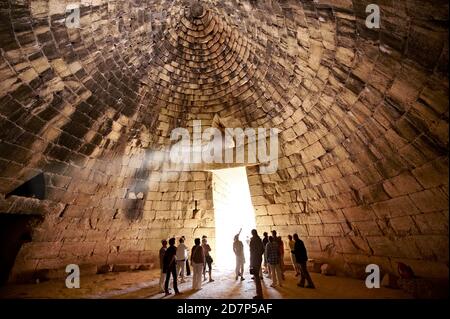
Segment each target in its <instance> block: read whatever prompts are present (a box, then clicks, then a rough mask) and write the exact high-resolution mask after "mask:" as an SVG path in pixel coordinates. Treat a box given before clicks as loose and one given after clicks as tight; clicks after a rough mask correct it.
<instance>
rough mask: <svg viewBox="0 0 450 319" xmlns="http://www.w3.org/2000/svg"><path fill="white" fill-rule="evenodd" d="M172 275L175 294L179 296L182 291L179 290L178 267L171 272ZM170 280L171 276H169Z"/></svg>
mask: <svg viewBox="0 0 450 319" xmlns="http://www.w3.org/2000/svg"><path fill="white" fill-rule="evenodd" d="M170 273H171V274H172V277H173V290H175V293H176V294H178V293H180V291H179V290H178V283H177V282H178V278H177V269H176V267H173V268H172V269H171V271H170ZM169 278H170V274H169Z"/></svg>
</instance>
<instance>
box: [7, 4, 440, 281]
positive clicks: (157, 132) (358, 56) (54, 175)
mask: <svg viewBox="0 0 450 319" xmlns="http://www.w3.org/2000/svg"><path fill="white" fill-rule="evenodd" d="M71 2H77V1H71ZM202 2H203V6H204V12H203V14H201V13H200V10H198V8H196V7H191V2H189V1H179V0H176V1H168V0H155V1H143V0H135V1H125V0H110V1H108V0H94V1H82V2H81V28H78V29H68V28H66V26H65V23H64V17H65V3H66V2H65V1H54V0H33V1H30V0H24V1H18V0H9V1H7V0H0V46H1V56H0V128H1V129H0V194H3V195H4V194H7V193H8V192H10V191H12V190H14V189H15V188H16V187H17V186H19V185H21V184H22V183H23V182H25V181H27V180H29V179H30V178H31V177H33V176H35V175H36V174H38V173H40V172H44V174H45V176H46V181H47V189H46V192H47V200H48V201H49V203H50V202H51V203H55V204H51V205H50V204H48V203H47V204H45V203H41V204H39V203H36V204H33V205H38V206H42V207H44V206H45V207H47V208H48V207H49V205H50V206H52V205H53V206H52V208H51V209H43V214H44V215H45V220H44V222H43V223H42V224H41V225H40V226H39V227H38V228H36V230H35V233H34V234H33V241H32V242H31V243H28V244H26V245H24V246H23V248H22V250H21V251H20V253H19V255H18V256H17V260H16V265H15V267H14V269H13V277H14V276H16V275H19V274H21V273H24V272H30V271H31V272H33V271H36V270H45V269H58V268H60V267H63V266H65V265H66V264H68V263H80V264H94V265H98V266H99V267H100V266H104V265H113V264H114V265H119V266H117V267H116V269H117V268H120V267H121V266H120V265H139V264H149V263H152V262H154V261H155V250H156V248H157V247H158V246H159V241H160V239H161V238H162V237H167V236H171V235H186V236H187V240H188V241H189V242H190V241H192V239H193V238H194V236H199V235H203V234H205V235H208V236H209V237H211V238H212V240H214V220H213V216H214V215H213V205H212V192H211V176H210V173H207V172H201V171H199V172H194V171H187V172H180V171H171V170H170V169H168V168H167V167H165V165H164V163H161V162H160V161H158V156H159V155H161V153H159V152H158V150H162V149H163V147H165V146H168V145H169V144H170V140H169V137H170V132H171V130H172V129H173V128H175V127H180V126H182V127H190V128H191V129H192V120H194V119H201V120H202V121H203V124H204V125H205V126H206V127H207V126H212V125H213V122H214V117H215V116H219V118H220V119H223V121H224V123H234V124H233V125H234V126H235V127H237V126H240V127H277V128H279V129H280V130H281V131H282V133H281V135H280V139H281V147H280V157H279V170H278V171H277V172H276V173H275V174H271V175H260V174H259V170H258V169H257V167H249V168H248V174H249V182H250V189H251V193H252V200H253V204H254V206H255V211H256V215H257V216H256V218H257V225H258V228H259V229H260V230H261V231H263V230H269V229H276V230H277V231H278V232H279V233H280V234H281V235H282V236H286V235H287V234H288V233H294V232H297V233H298V234H299V235H300V236H301V237H302V238H303V239H304V241H305V244H306V246H307V248H308V250H309V254H310V257H311V258H314V259H316V260H320V261H322V262H326V263H329V264H331V265H333V266H335V267H336V269H337V270H339V271H343V272H345V273H347V274H350V275H353V276H356V277H358V276H360V274H361V272H362V273H363V274H364V267H365V265H367V264H369V263H377V264H379V265H380V266H381V267H382V268H383V270H384V271H386V272H391V273H395V272H396V265H397V264H396V263H397V262H398V261H403V262H406V263H407V264H409V265H411V266H412V267H413V269H414V271H415V273H416V274H418V275H420V276H425V277H436V278H448V72H447V66H448V63H447V61H448V40H447V38H448V29H447V26H446V25H447V22H448V2H447V1H444V0H433V1H431V0H428V1H415V0H407V1H370V2H369V1H357V0H353V1H350V0H327V1H320V2H319V3H315V2H313V1H306V0H304V1H275V0H274V1H243V0H235V1H219V0H210V1H202ZM369 3H378V4H379V5H380V8H381V11H382V23H381V29H379V30H376V29H373V30H370V29H367V28H366V27H365V25H364V21H365V18H366V13H365V7H366V5H367V4H369ZM0 199H1V198H0ZM194 200H198V203H199V208H200V213H199V214H198V215H197V216H192V209H193V208H194V205H193V201H194ZM5 201H6V202H5ZM7 201H8V200H3V199H1V200H0V206H1V207H2V213H3V212H16V211H15V210H10V209H9V207H10V206H8V205H10V204H12V203H11V202H7ZM27 201H28V200H26V199H24V203H23V204H20V205H25V206H27V205H29V204H27ZM14 205H19V204H14ZM60 206H61V207H62V209H60ZM5 207H6V208H5ZM42 207H41V208H42Z"/></svg>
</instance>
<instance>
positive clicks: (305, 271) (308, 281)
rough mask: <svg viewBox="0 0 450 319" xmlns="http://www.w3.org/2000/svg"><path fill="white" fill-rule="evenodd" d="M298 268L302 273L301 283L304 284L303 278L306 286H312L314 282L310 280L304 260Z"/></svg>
mask: <svg viewBox="0 0 450 319" xmlns="http://www.w3.org/2000/svg"><path fill="white" fill-rule="evenodd" d="M300 267H301V268H300V269H301V273H302V280H303V285H304V284H305V279H306V282H307V285H306V288H314V283H313V281H312V278H311V275H310V274H309V271H308V267H307V266H306V262H302V263H300Z"/></svg>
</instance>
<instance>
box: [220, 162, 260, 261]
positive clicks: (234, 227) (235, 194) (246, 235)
mask: <svg viewBox="0 0 450 319" xmlns="http://www.w3.org/2000/svg"><path fill="white" fill-rule="evenodd" d="M212 172H213V179H212V181H213V201H214V219H215V228H216V230H215V236H216V245H215V247H216V254H215V255H216V265H217V267H218V268H219V269H234V267H235V260H236V258H235V255H234V252H233V238H234V236H235V235H236V234H238V233H239V230H240V229H242V231H241V233H240V236H239V239H240V240H241V241H242V243H243V244H244V252H245V261H246V263H245V267H248V265H249V261H250V252H249V242H250V237H251V235H250V232H251V230H252V229H254V228H256V219H255V210H254V208H253V204H252V201H251V197H250V188H249V185H248V179H247V170H246V168H245V167H237V168H227V169H221V170H214V171H212Z"/></svg>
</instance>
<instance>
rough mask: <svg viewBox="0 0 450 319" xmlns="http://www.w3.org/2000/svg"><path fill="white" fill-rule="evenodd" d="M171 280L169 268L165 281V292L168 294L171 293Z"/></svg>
mask: <svg viewBox="0 0 450 319" xmlns="http://www.w3.org/2000/svg"><path fill="white" fill-rule="evenodd" d="M169 281H170V270H167V273H166V282H165V283H164V292H165V293H166V295H168V294H169Z"/></svg>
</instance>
